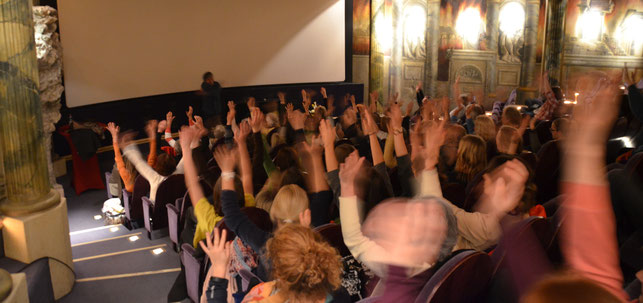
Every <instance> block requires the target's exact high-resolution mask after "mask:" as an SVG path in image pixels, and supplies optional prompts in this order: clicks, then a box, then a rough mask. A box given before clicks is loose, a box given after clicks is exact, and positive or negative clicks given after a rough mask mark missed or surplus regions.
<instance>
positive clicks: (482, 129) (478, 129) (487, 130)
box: [473, 115, 496, 142]
mask: <svg viewBox="0 0 643 303" xmlns="http://www.w3.org/2000/svg"><path fill="white" fill-rule="evenodd" d="M473 125H474V134H475V135H478V136H480V137H481V138H482V139H483V140H485V141H486V142H490V141H495V140H496V124H495V123H494V122H493V119H491V118H490V117H487V116H485V115H480V116H477V117H476V119H475V120H473Z"/></svg>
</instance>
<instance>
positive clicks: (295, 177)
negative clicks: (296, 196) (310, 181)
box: [277, 166, 306, 188]
mask: <svg viewBox="0 0 643 303" xmlns="http://www.w3.org/2000/svg"><path fill="white" fill-rule="evenodd" d="M280 177H281V179H280V183H279V187H281V186H285V185H291V184H293V185H297V186H299V187H300V188H306V178H305V177H304V174H303V173H302V172H301V170H299V168H298V167H296V166H292V167H289V168H288V169H286V170H284V171H282V172H281V176H280ZM277 188H278V187H277Z"/></svg>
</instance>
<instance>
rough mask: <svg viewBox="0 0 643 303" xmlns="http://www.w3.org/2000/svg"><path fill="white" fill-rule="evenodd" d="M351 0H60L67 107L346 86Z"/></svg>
mask: <svg viewBox="0 0 643 303" xmlns="http://www.w3.org/2000/svg"><path fill="white" fill-rule="evenodd" d="M344 1H345V0H269V1H268V0H181V1H177V0H110V1H102V0H58V10H59V19H60V21H59V22H60V36H61V41H62V46H63V66H64V67H63V69H64V77H65V95H66V100H67V106H69V107H76V106H83V105H89V104H96V103H101V102H107V101H113V100H122V99H128V98H136V97H142V96H150V95H159V94H167V93H174V92H184V91H192V90H198V89H199V88H200V84H201V75H202V74H203V73H204V72H205V71H212V72H213V73H214V78H215V80H216V81H219V83H221V85H222V86H223V87H236V86H253V85H269V84H286V83H312V82H335V81H344V80H345V79H344V78H345V62H344V61H345V58H344V55H345V37H344V36H345V32H344V30H345V29H344V14H345V7H344Z"/></svg>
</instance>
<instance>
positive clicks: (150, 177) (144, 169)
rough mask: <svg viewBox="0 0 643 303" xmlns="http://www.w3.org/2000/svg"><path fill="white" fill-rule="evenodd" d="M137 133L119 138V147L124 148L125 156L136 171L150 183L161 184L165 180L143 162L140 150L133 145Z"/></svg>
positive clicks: (126, 134)
mask: <svg viewBox="0 0 643 303" xmlns="http://www.w3.org/2000/svg"><path fill="white" fill-rule="evenodd" d="M134 136H135V133H131V132H130V133H125V134H122V135H121V136H120V137H119V145H120V146H121V147H123V154H124V155H125V157H127V159H129V160H130V162H132V164H134V167H136V170H137V171H138V173H139V174H141V176H143V177H145V179H147V181H149V182H150V183H157V184H160V183H161V182H162V181H163V180H164V178H163V176H161V175H159V173H157V172H156V171H155V170H154V169H153V168H152V167H150V166H149V165H147V162H146V161H145V160H143V156H141V152H140V151H139V150H138V148H137V147H136V145H135V144H132V139H133V138H134Z"/></svg>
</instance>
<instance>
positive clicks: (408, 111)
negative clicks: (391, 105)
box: [404, 102, 413, 117]
mask: <svg viewBox="0 0 643 303" xmlns="http://www.w3.org/2000/svg"><path fill="white" fill-rule="evenodd" d="M412 112H413V102H408V103H407V104H406V112H405V113H404V116H406V117H410V116H411V113H412Z"/></svg>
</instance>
